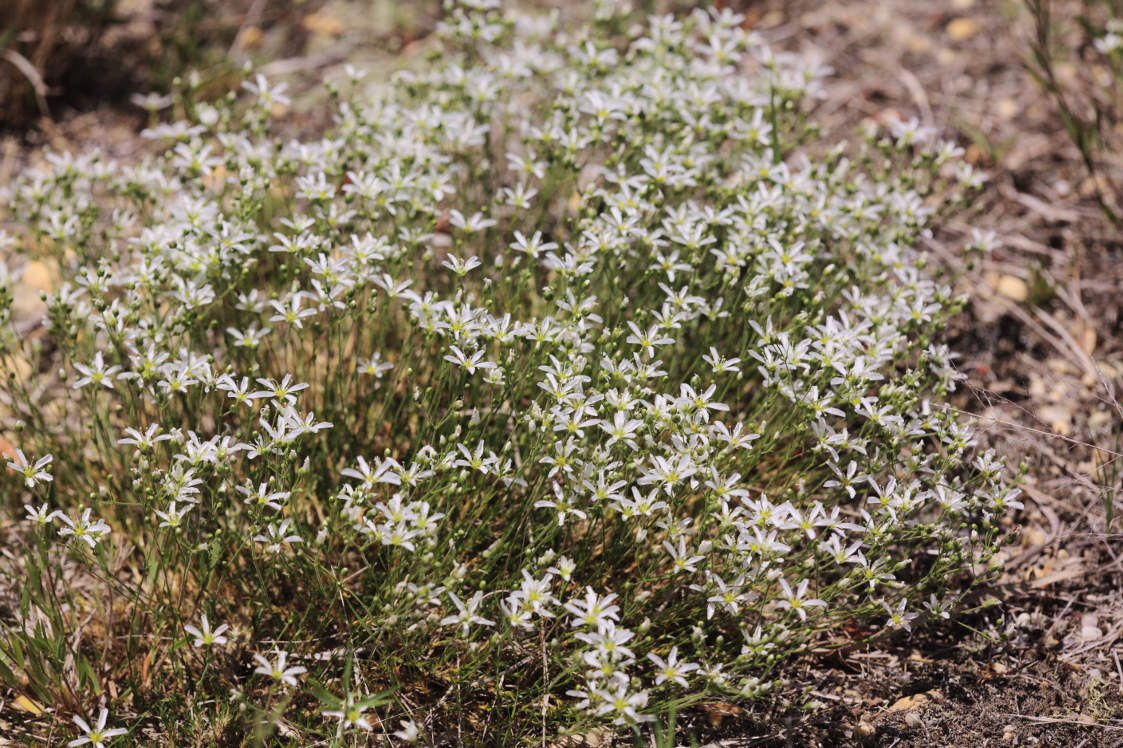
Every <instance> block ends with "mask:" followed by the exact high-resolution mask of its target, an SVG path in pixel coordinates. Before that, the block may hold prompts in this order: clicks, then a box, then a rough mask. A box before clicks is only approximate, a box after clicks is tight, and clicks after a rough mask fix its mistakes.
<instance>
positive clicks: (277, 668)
mask: <svg viewBox="0 0 1123 748" xmlns="http://www.w3.org/2000/svg"><path fill="white" fill-rule="evenodd" d="M288 656H289V653H288V652H285V651H283V650H277V661H276V662H270V661H269V660H267V659H265V658H264V657H263V656H261V655H259V654H255V655H254V656H253V659H254V661H255V662H257V663H258V666H257V667H256V668H254V672H255V673H257V674H259V675H265V676H268V677H270V678H272V679H273V680H274V681H277V682H279V683H284V684H286V685H289V686H296V685H299V684H298V682H297V680H296V676H298V675H300V674H302V673H306V672H308V668H305V667H302V666H300V665H294V666H290V667H285V664H286V662H285V661H286V660H287V659H288Z"/></svg>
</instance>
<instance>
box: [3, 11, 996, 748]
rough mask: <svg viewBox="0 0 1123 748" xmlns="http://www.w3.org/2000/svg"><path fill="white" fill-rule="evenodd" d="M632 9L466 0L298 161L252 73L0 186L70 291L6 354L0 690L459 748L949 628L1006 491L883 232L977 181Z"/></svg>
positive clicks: (901, 241) (719, 27) (902, 131)
mask: <svg viewBox="0 0 1123 748" xmlns="http://www.w3.org/2000/svg"><path fill="white" fill-rule="evenodd" d="M632 20H634V19H629V18H624V17H622V16H619V15H614V14H613V13H611V12H609V13H604V14H602V17H599V18H598V19H597V21H596V23H595V24H594V25H593V26H592V27H590V28H587V29H582V30H580V32H579V33H577V34H574V35H572V36H571V35H567V34H566V33H564V32H560V31H558V30H557V21H556V19H554V18H550V17H546V18H534V17H527V16H523V15H518V14H514V13H506V12H503V11H500V10H498V9H497V8H494V7H491V6H490V4H488V3H475V4H474V6H472V7H468V6H467V5H465V6H461V7H458V8H456V9H453V10H450V13H449V16H448V20H447V21H446V22H445V23H444V25H443V26H442V29H441V32H440V35H441V37H442V44H443V48H442V52H441V55H440V56H439V59H437V60H436V61H435V63H434V65H433V66H432V67H431V68H430V69H427V70H426V71H425V72H423V73H399V74H397V75H395V76H393V77H392V78H391V79H389V80H388V81H381V82H378V83H375V84H373V85H371V84H366V83H364V81H363V77H362V75H361V74H360V73H359V72H358V71H351V70H349V71H348V72H349V80H348V81H347V82H346V83H343V84H340V85H339V86H338V87H335V86H329V94H330V98H331V100H332V102H333V106H334V112H335V120H334V127H333V129H332V131H331V132H330V133H329V134H327V135H325V136H324V137H322V138H319V139H312V140H291V139H285V138H282V137H281V136H280V135H279V134H276V132H275V128H276V124H277V123H276V115H278V114H279V113H280V112H281V110H282V109H283V107H284V106H285V105H286V104H287V103H288V101H287V98H286V97H285V92H284V87H283V85H279V84H276V83H274V82H270V81H267V80H265V79H263V78H260V77H258V78H256V79H254V80H252V81H247V83H246V84H245V85H244V87H243V94H242V96H241V98H240V99H239V98H237V97H235V96H233V95H231V96H230V97H229V98H228V99H227V100H226V101H224V102H222V103H221V104H220V105H215V104H208V103H204V102H200V101H198V100H196V99H195V97H194V92H193V90H192V89H189V90H187V91H186V92H184V93H183V94H182V95H181V100H180V103H179V105H178V106H179V108H180V110H181V111H182V112H183V116H184V118H183V119H182V120H180V121H176V122H172V123H170V124H162V125H159V126H156V127H153V128H152V129H150V130H148V131H147V132H146V135H147V136H149V137H150V138H152V139H153V140H155V141H157V142H158V143H159V144H160V146H161V148H160V150H159V151H158V153H157V155H155V156H154V157H152V158H148V159H146V160H143V161H141V162H140V163H136V164H125V163H116V162H113V161H109V160H107V159H105V158H101V157H99V156H97V155H94V154H86V155H80V156H74V155H63V154H56V155H53V156H51V157H50V159H49V165H48V166H47V167H46V168H43V169H37V170H31V171H29V172H27V173H26V174H25V175H23V176H22V177H21V178H20V179H19V180H18V182H17V183H16V184H15V185H14V187H13V188H12V190H11V193H10V205H11V210H12V212H13V215H14V216H16V217H17V219H18V224H19V227H18V228H17V229H16V230H14V231H12V232H10V234H9V241H10V243H11V244H12V246H13V248H14V250H15V251H16V253H17V256H18V257H24V258H31V257H38V258H46V259H47V260H48V261H50V262H54V263H57V265H58V266H59V267H60V268H62V271H63V274H64V282H63V283H62V284H61V287H60V288H58V290H57V291H56V292H55V293H53V294H50V295H49V297H48V299H47V314H46V318H45V321H44V325H43V327H44V328H45V329H41V330H39V331H33V332H28V331H26V330H18V331H17V330H16V329H15V328H14V327H13V326H12V325H9V326H8V331H7V333H6V334H5V338H4V346H5V347H4V350H3V357H4V358H3V361H4V364H5V366H7V367H9V368H10V370H11V376H6V377H5V387H6V388H7V389H6V394H5V395H4V400H3V406H4V408H5V411H4V417H5V421H4V427H5V428H6V429H7V430H8V431H7V432H6V433H8V435H9V437H10V439H11V441H12V443H13V444H15V445H17V446H18V447H19V449H20V450H22V451H21V452H19V453H18V454H15V453H13V454H15V456H14V457H13V458H12V460H11V463H10V465H9V467H10V468H11V469H10V470H8V471H6V474H5V475H4V477H3V481H4V483H3V495H4V496H6V497H7V498H8V501H7V502H6V505H5V509H6V510H10V511H11V512H13V513H15V512H22V511H23V510H22V509H20V507H23V506H25V507H26V519H27V521H26V523H25V524H24V525H23V527H24V531H23V532H21V533H19V536H18V537H19V540H18V542H16V543H15V544H13V545H11V546H9V551H10V552H9V553H8V557H9V561H7V562H5V563H6V565H5V566H4V567H3V568H4V569H5V571H6V573H7V574H9V575H11V576H13V577H15V576H18V577H19V578H20V580H21V585H20V587H21V589H22V594H21V596H20V601H19V606H18V607H19V610H18V611H14V612H10V613H5V615H4V621H3V630H2V633H0V677H3V678H4V679H5V680H7V681H8V684H9V685H10V686H12V687H13V688H15V689H17V690H18V691H19V692H20V693H23V694H26V695H27V696H28V697H33V698H34V699H37V700H39V701H42V702H44V703H47V704H51V705H58V707H57V708H58V709H59V710H60V712H61V711H69V712H71V713H73V712H78V713H81V714H85V715H90V714H91V713H92V707H91V705H92V704H98V703H108V706H109V707H111V708H112V709H113V714H114V715H115V716H114V720H115V722H116V724H122V723H123V722H125V723H128V719H129V718H128V716H127V715H129V714H132V715H134V716H136V719H133V721H132V722H131V724H133V725H139V724H140V723H141V722H142V721H144V720H145V719H150V720H154V721H155V722H159V724H158V725H155V724H154V725H153V727H152V729H158V730H160V731H163V732H164V733H166V734H168V735H171V736H175V735H180V734H184V735H185V734H188V733H186V732H182V731H189V730H193V729H194V730H200V731H201V730H204V729H207V730H213V731H214V732H213V733H202V732H200V733H199V734H215V735H217V734H220V733H221V730H223V729H225V730H227V731H228V732H227V733H225V734H228V735H229V734H235V735H247V734H251V732H253V731H255V732H253V734H259V735H260V734H262V732H261V731H262V730H266V731H268V730H276V731H279V733H280V734H281V735H284V736H288V737H290V738H291V737H292V736H294V735H303V736H305V737H308V738H309V739H310V738H311V737H312V736H317V735H318V736H321V737H324V738H327V739H338V738H339V737H340V736H341V735H343V734H344V733H352V734H364V733H366V731H375V732H377V733H378V734H381V735H383V736H384V737H386V738H387V739H389V740H392V741H412V740H418V739H426V737H425V736H426V735H429V736H432V735H434V734H437V733H438V732H440V731H442V730H445V729H449V728H448V726H449V725H452V728H451V729H454V730H457V731H458V732H457V733H456V734H457V735H459V736H460V738H461V739H462V740H465V741H469V742H473V741H476V740H478V741H480V742H488V741H494V740H497V739H501V738H504V736H506V738H509V739H514V738H516V737H518V736H527V735H531V736H533V735H540V734H541V732H542V731H550V732H552V733H561V732H564V731H566V730H580V729H585V728H587V726H589V725H592V724H600V725H616V726H619V727H621V728H624V729H629V728H632V727H637V726H639V725H641V724H642V723H644V722H647V721H650V720H653V719H655V718H659V717H661V716H662V715H667V714H669V713H670V712H672V711H674V710H676V709H680V708H682V707H684V706H686V705H689V704H690V703H695V702H698V701H700V700H702V699H706V698H712V697H715V696H719V695H720V696H721V697H722V698H726V699H728V698H730V697H731V696H732V697H741V698H752V697H757V696H759V695H762V694H764V693H766V692H768V691H769V689H770V688H772V687H773V686H774V685H775V683H776V682H777V678H778V677H779V673H780V670H779V666H780V665H781V664H782V663H783V661H784V660H785V658H787V657H788V656H790V655H792V654H793V653H796V652H799V651H801V650H805V649H806V648H808V647H809V646H812V645H813V644H815V643H816V642H819V641H822V640H823V637H824V636H825V635H827V634H828V633H829V632H832V631H840V630H841V628H842V626H841V625H842V624H843V623H847V624H848V625H847V627H846V630H847V631H849V632H850V634H849V635H850V636H854V635H855V634H854V633H853V632H854V631H858V632H861V631H863V627H864V631H865V632H866V633H865V634H862V633H859V634H857V635H858V636H866V635H876V634H878V633H879V632H881V631H883V630H892V629H895V628H901V629H907V628H909V627H910V625H911V626H916V625H917V624H918V623H919V621H918V618H920V617H924V618H940V617H943V616H946V615H947V611H948V610H949V609H950V608H952V607H953V606H954V605H955V603H956V602H957V600H959V599H960V598H961V596H962V593H963V591H964V590H965V589H967V588H968V587H969V586H970V579H971V578H972V575H973V574H977V573H978V572H979V570H982V569H985V568H986V564H987V562H988V561H989V560H990V558H991V557H992V555H993V554H994V552H995V551H996V549H997V547H998V544H999V543H1000V541H1001V532H1000V530H999V523H998V520H999V518H1001V517H1002V515H1004V514H1005V513H1006V512H1008V511H1009V510H1010V509H1011V508H1012V507H1016V506H1018V503H1017V501H1016V498H1017V491H1016V490H1014V489H1011V488H1009V487H1008V486H1007V485H1006V484H1005V483H1004V482H1003V479H1002V478H1001V476H1000V473H1001V470H1002V466H1001V464H1000V463H999V462H998V460H997V459H996V458H995V457H994V456H993V455H992V454H990V453H989V452H988V453H984V454H976V453H975V450H974V449H973V447H974V444H975V440H974V439H973V437H972V432H971V430H970V429H969V428H968V427H967V426H965V425H963V424H961V423H959V422H958V421H957V420H956V417H955V415H954V412H953V411H951V410H949V409H947V408H945V407H944V406H943V405H942V404H941V397H942V396H943V395H945V394H946V393H947V392H948V391H950V390H953V389H955V387H956V382H957V380H958V379H959V378H960V375H958V374H957V373H956V371H955V369H954V367H953V364H952V361H953V358H954V356H953V354H952V353H951V352H949V350H948V349H947V348H946V347H945V346H944V345H941V344H940V343H939V341H938V335H939V331H940V328H941V325H942V324H943V322H944V321H945V320H946V319H947V318H948V317H949V316H950V315H951V314H952V313H954V311H955V310H956V308H957V304H958V302H957V300H956V299H955V298H953V297H952V294H951V291H950V290H949V288H947V287H946V286H943V285H940V284H938V283H937V282H935V281H934V280H932V278H930V277H929V275H928V274H927V273H926V272H925V263H924V258H923V255H922V254H921V253H920V252H918V251H917V249H916V247H917V245H918V243H919V242H920V240H921V239H923V238H924V237H925V236H926V235H927V234H928V233H929V228H928V225H929V222H930V217H931V216H932V214H933V213H934V212H935V211H938V210H940V209H941V208H944V207H947V206H948V205H950V204H952V203H954V202H956V201H960V200H962V199H964V197H965V196H967V195H969V194H970V192H971V190H972V189H974V188H975V187H977V186H978V183H979V181H980V180H979V178H978V176H977V175H976V174H974V173H972V172H971V170H970V168H969V167H968V166H966V165H965V164H962V163H959V162H957V156H958V153H959V151H958V149H957V148H956V147H955V146H954V145H952V144H950V143H940V142H935V141H934V138H933V137H932V134H931V133H930V132H928V131H926V130H925V129H923V128H919V127H917V126H916V125H915V123H906V122H893V123H889V125H888V130H886V131H884V132H880V133H879V132H872V133H871V134H870V135H869V137H868V138H867V139H866V140H865V145H861V144H856V145H855V146H853V147H852V148H844V147H842V146H839V147H833V148H823V147H820V146H819V143H818V142H817V139H816V138H815V137H814V136H815V134H816V131H815V129H814V126H813V124H812V123H811V120H810V118H809V117H808V112H809V107H808V106H807V102H809V101H810V100H812V99H814V98H815V97H816V96H817V95H818V94H819V93H820V91H821V87H822V85H823V76H824V75H825V74H826V73H827V71H826V70H824V69H822V68H821V67H817V66H815V65H813V64H809V63H807V62H806V61H804V60H802V59H800V58H798V57H793V56H788V55H782V54H773V53H772V52H770V51H769V49H768V47H767V46H766V45H765V44H764V43H763V42H762V41H761V39H759V38H758V37H757V36H756V35H755V34H753V33H751V32H746V31H744V30H743V28H742V24H741V21H742V19H741V18H740V17H738V16H736V15H734V14H731V13H729V12H728V11H722V12H720V13H719V12H713V13H705V12H700V11H699V12H695V13H694V14H692V15H690V16H689V17H686V18H672V17H669V16H668V17H659V18H651V19H649V20H645V22H644V24H642V25H634V24H632V23H631V21H632ZM812 154H815V155H812ZM848 154H849V155H848ZM980 241H982V239H980ZM17 262H18V261H17ZM17 269H18V266H17ZM5 301H6V302H10V296H5ZM6 305H8V304H6ZM17 364H22V369H21V371H23V373H22V374H19V375H17V374H16V371H17ZM28 370H30V374H28V373H27V371H28ZM210 621H216V622H221V625H217V626H216V627H215V628H213V629H212V628H211V623H210ZM110 683H112V684H113V687H112V688H109V686H108V685H107V684H110ZM372 693H377V694H380V695H379V696H377V697H372V696H370V694H372ZM188 705H190V714H191V717H190V718H189V717H188V710H189V707H188ZM200 715H205V719H203V717H202V716H200ZM102 716H103V717H104V713H103V714H102ZM103 721H104V720H102V722H103ZM202 723H206V724H207V725H209V726H205V727H201V726H199V725H200V724H202ZM100 724H101V722H99V725H100ZM222 725H225V726H226V727H222ZM99 729H100V727H99ZM145 729H148V728H147V727H146V728H145ZM356 730H357V731H358V732H357V733H354V732H353V731H356ZM177 731H181V732H177ZM229 731H233V732H232V733H231V732H229ZM103 734H104V735H106V736H108V735H110V733H109V732H105V733H103ZM192 734H194V733H192Z"/></svg>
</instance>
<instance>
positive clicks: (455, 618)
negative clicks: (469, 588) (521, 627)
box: [441, 591, 495, 636]
mask: <svg viewBox="0 0 1123 748" xmlns="http://www.w3.org/2000/svg"><path fill="white" fill-rule="evenodd" d="M448 596H449V598H450V599H451V600H452V602H453V604H455V605H456V608H457V610H458V611H459V612H458V613H457V614H456V615H452V616H446V617H444V618H442V619H441V625H442V626H459V627H460V633H461V635H463V636H467V635H468V630H469V628H470V627H471V626H472V625H473V624H476V625H480V626H494V625H495V621H489V620H488V619H486V618H484V617H482V616H479V615H476V610H477V609H478V608H479V607H480V603H481V602H483V596H484V593H483V592H476V594H474V595H472V597H471V598H469V600H468V604H467V605H465V604H464V603H462V602H460V598H459V597H457V596H456V593H454V592H452V591H449V593H448Z"/></svg>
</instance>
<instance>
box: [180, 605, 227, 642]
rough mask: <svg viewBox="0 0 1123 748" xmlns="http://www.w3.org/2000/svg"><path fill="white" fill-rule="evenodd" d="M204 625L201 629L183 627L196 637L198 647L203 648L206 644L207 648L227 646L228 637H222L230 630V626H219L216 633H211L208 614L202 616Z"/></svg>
mask: <svg viewBox="0 0 1123 748" xmlns="http://www.w3.org/2000/svg"><path fill="white" fill-rule="evenodd" d="M202 624H203V626H202V628H201V629H198V628H195V627H194V626H190V625H188V626H184V627H183V630H184V631H186V632H187V633H189V634H191V635H192V636H193V637H195V646H196V647H201V646H203V645H204V644H206V645H207V646H210V645H212V644H225V643H226V637H225V636H223V635H222V632H224V631H226V630H227V629H229V628H230V626H229V624H225V623H224V624H222V625H221V626H219V627H218V628H216V629H215V630H214V631H211V624H210V622H209V621H208V620H207V614H206V613H204V614H203V616H202Z"/></svg>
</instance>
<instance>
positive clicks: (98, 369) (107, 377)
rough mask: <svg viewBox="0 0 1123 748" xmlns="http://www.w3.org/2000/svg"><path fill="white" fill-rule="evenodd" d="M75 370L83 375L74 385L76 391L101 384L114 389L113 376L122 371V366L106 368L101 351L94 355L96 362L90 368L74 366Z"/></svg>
mask: <svg viewBox="0 0 1123 748" xmlns="http://www.w3.org/2000/svg"><path fill="white" fill-rule="evenodd" d="M74 368H75V369H77V370H78V372H79V373H80V374H82V378H81V379H79V380H78V381H77V382H75V383H74V384H73V387H74V389H80V388H82V387H85V386H86V385H87V384H100V385H102V386H103V387H107V388H108V389H111V390H112V389H114V386H113V375H114V374H116V373H117V372H119V371H121V367H120V366H110V367H106V365H105V359H104V358H103V357H102V355H101V351H98V352H97V353H95V354H94V361H93V363H92V364H90V365H89V366H85V365H83V364H77V363H76V364H74Z"/></svg>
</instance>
